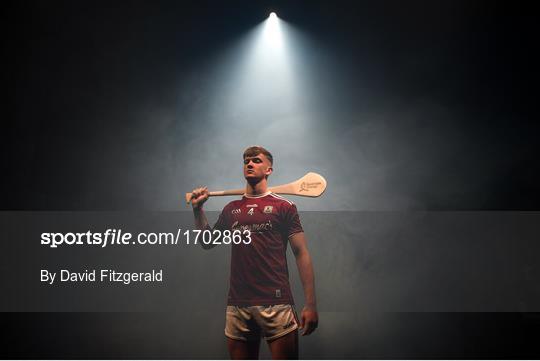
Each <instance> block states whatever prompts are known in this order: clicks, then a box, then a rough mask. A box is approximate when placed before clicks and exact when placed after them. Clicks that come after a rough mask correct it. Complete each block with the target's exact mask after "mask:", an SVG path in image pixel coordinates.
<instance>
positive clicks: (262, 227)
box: [231, 221, 272, 232]
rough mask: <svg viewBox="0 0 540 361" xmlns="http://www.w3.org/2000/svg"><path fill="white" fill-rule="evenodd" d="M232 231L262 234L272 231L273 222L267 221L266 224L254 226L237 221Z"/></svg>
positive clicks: (255, 224)
mask: <svg viewBox="0 0 540 361" xmlns="http://www.w3.org/2000/svg"><path fill="white" fill-rule="evenodd" d="M231 229H232V230H233V231H236V230H238V231H250V232H262V231H271V230H272V221H266V222H264V223H254V224H239V223H238V221H235V222H234V223H233V224H232V226H231Z"/></svg>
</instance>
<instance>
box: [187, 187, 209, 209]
mask: <svg viewBox="0 0 540 361" xmlns="http://www.w3.org/2000/svg"><path fill="white" fill-rule="evenodd" d="M208 197H209V195H208V188H207V187H201V188H195V189H194V190H193V191H192V192H191V206H192V207H193V209H200V208H202V206H203V204H204V202H206V200H207V199H208Z"/></svg>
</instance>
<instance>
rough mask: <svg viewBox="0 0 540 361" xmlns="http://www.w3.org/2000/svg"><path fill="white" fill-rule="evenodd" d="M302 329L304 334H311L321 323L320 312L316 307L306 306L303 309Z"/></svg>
mask: <svg viewBox="0 0 540 361" xmlns="http://www.w3.org/2000/svg"><path fill="white" fill-rule="evenodd" d="M300 318H301V320H300V329H301V330H302V336H307V335H309V334H311V333H312V332H313V331H315V329H316V328H317V325H318V324H319V314H318V313H317V309H316V308H314V307H308V306H306V307H304V308H303V309H302V315H301V316H300Z"/></svg>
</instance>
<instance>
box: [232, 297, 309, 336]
mask: <svg viewBox="0 0 540 361" xmlns="http://www.w3.org/2000/svg"><path fill="white" fill-rule="evenodd" d="M298 326H299V321H298V316H297V315H296V311H295V309H294V306H292V305H271V306H245V307H242V306H227V316H226V319H225V336H227V337H229V338H232V339H233V340H241V341H253V340H259V339H260V338H261V337H264V338H265V339H266V341H271V340H274V339H276V338H279V337H281V336H284V335H286V334H288V333H289V332H292V331H294V330H296V329H298Z"/></svg>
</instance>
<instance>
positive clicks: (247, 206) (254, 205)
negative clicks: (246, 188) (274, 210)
mask: <svg viewBox="0 0 540 361" xmlns="http://www.w3.org/2000/svg"><path fill="white" fill-rule="evenodd" d="M258 206H259V205H258V204H246V208H251V207H258Z"/></svg>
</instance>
